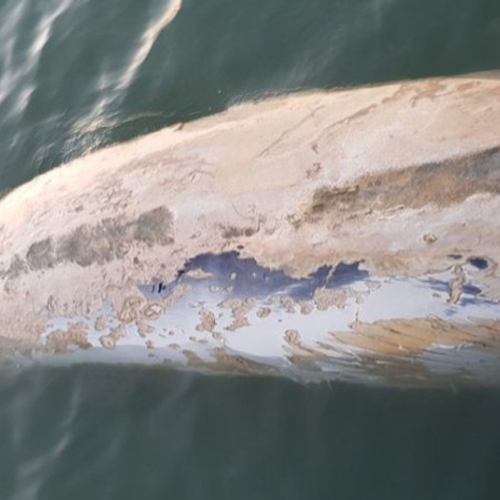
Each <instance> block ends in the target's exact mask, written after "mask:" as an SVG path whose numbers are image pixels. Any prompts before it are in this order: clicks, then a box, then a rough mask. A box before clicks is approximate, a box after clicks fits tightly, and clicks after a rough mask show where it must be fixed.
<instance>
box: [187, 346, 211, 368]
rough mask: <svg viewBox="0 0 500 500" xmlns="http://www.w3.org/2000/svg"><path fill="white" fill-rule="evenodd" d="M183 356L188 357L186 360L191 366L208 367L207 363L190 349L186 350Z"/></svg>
mask: <svg viewBox="0 0 500 500" xmlns="http://www.w3.org/2000/svg"><path fill="white" fill-rule="evenodd" d="M182 354H184V356H186V359H187V360H188V362H189V364H190V365H191V366H204V365H206V363H205V362H204V361H203V360H202V359H201V358H200V357H199V356H198V354H196V353H195V352H193V351H190V350H189V349H184V350H183V351H182Z"/></svg>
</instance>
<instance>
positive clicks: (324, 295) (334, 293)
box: [313, 288, 353, 311]
mask: <svg viewBox="0 0 500 500" xmlns="http://www.w3.org/2000/svg"><path fill="white" fill-rule="evenodd" d="M352 296H353V292H352V291H351V290H348V289H344V288H336V289H330V288H317V289H316V290H315V291H314V296H313V301H314V303H315V304H316V307H317V309H318V310H319V311H326V310H327V309H328V308H330V307H338V308H339V309H344V307H345V306H346V304H347V300H348V299H349V298H350V297H352Z"/></svg>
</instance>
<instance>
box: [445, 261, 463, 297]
mask: <svg viewBox="0 0 500 500" xmlns="http://www.w3.org/2000/svg"><path fill="white" fill-rule="evenodd" d="M453 274H454V277H453V279H452V280H451V281H450V296H449V297H448V303H450V304H457V303H458V301H459V300H460V297H461V296H462V287H463V286H464V285H465V283H466V281H467V277H466V276H465V272H464V270H463V268H462V266H455V267H454V268H453Z"/></svg>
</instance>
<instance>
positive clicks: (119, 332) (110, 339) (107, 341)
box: [99, 327, 125, 349]
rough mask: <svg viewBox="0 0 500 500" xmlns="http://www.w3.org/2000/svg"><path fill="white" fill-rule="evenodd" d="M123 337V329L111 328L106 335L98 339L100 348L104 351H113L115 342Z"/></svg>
mask: <svg viewBox="0 0 500 500" xmlns="http://www.w3.org/2000/svg"><path fill="white" fill-rule="evenodd" d="M123 337H125V330H124V328H123V327H118V328H113V329H112V330H111V332H110V333H109V334H108V335H102V336H101V337H99V341H100V342H101V345H102V347H104V349H114V348H115V347H116V344H117V342H118V341H119V340H120V339H121V338H123Z"/></svg>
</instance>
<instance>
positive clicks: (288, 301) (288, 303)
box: [280, 296, 295, 314]
mask: <svg viewBox="0 0 500 500" xmlns="http://www.w3.org/2000/svg"><path fill="white" fill-rule="evenodd" d="M280 303H281V306H282V307H283V308H284V309H285V311H286V312H287V313H289V314H293V313H295V301H294V300H293V299H292V297H288V296H285V297H281V299H280Z"/></svg>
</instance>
